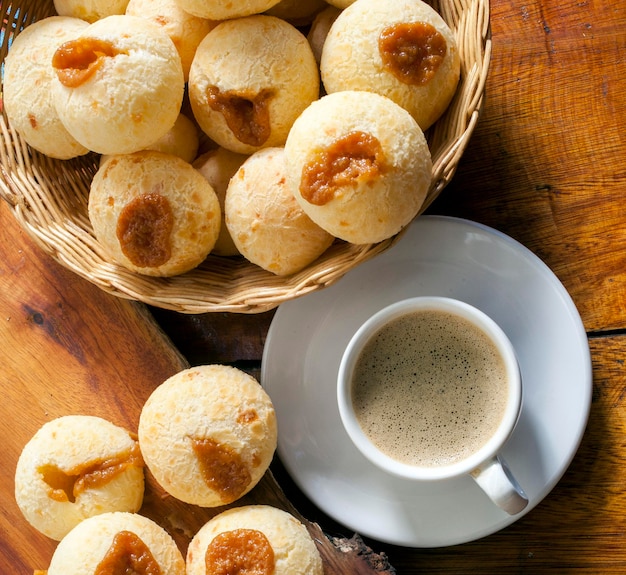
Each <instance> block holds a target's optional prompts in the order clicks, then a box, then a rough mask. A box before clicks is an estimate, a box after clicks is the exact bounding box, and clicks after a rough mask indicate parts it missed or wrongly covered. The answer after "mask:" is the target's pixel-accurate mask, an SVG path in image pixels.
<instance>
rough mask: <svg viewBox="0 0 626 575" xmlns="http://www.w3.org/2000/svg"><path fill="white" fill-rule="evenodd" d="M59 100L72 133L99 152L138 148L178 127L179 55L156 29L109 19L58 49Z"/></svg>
mask: <svg viewBox="0 0 626 575" xmlns="http://www.w3.org/2000/svg"><path fill="white" fill-rule="evenodd" d="M52 66H53V68H54V70H55V78H54V80H53V83H52V89H53V97H54V103H55V107H56V110H57V113H58V114H59V117H60V119H61V121H62V122H63V124H64V126H65V128H66V129H67V131H68V132H69V133H70V134H71V135H72V136H73V137H74V138H75V139H76V140H77V141H78V142H80V143H81V144H82V145H83V146H85V147H86V148H88V149H89V150H91V151H93V152H98V153H100V154H127V153H131V152H135V151H137V150H141V149H144V148H146V147H147V146H149V145H150V144H152V143H153V142H154V141H156V140H158V139H159V138H160V137H161V136H163V135H165V134H166V133H167V132H168V131H169V130H170V129H171V128H172V126H173V125H174V123H175V122H176V119H177V118H178V115H179V113H180V108H181V104H182V99H183V92H184V87H185V84H184V78H183V70H182V64H181V60H180V56H179V55H178V52H177V51H176V47H175V46H174V43H173V42H172V40H171V39H170V38H169V36H168V35H167V34H166V33H165V32H164V31H163V30H162V29H161V28H160V27H159V26H157V25H156V24H153V23H152V22H148V21H147V20H144V19H143V18H138V17H136V16H109V17H107V18H104V19H102V20H98V21H97V22H94V23H93V24H91V25H90V26H88V27H87V28H85V30H83V32H82V33H81V34H80V35H78V36H77V37H76V38H75V39H73V40H71V41H69V42H66V43H64V44H62V45H61V46H59V48H58V49H57V50H56V52H55V54H54V56H53V58H52Z"/></svg>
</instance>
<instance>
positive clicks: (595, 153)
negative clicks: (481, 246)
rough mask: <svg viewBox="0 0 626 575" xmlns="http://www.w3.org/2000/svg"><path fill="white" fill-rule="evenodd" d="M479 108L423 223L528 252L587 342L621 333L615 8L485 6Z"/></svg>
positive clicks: (620, 61) (620, 46)
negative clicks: (497, 233) (570, 304)
mask: <svg viewBox="0 0 626 575" xmlns="http://www.w3.org/2000/svg"><path fill="white" fill-rule="evenodd" d="M491 25H492V41H493V54H492V61H491V68H490V74H489V78H488V80H487V87H486V94H487V95H486V106H485V109H484V112H483V115H482V116H481V119H480V122H479V124H478V127H477V129H476V132H475V133H474V136H473V137H472V140H471V143H470V145H469V148H468V150H467V151H466V154H465V156H464V157H463V160H462V161H461V165H460V166H459V170H458V171H457V174H456V176H455V178H454V179H453V181H452V183H451V184H450V185H449V186H448V188H446V190H445V191H444V192H443V194H442V195H441V196H440V197H439V198H438V199H437V200H436V202H435V204H434V205H433V206H432V208H431V210H430V211H431V212H433V213H446V214H449V215H456V216H460V217H466V218H469V219H473V220H477V221H480V222H482V223H485V224H487V225H491V226H493V227H495V228H498V229H500V230H502V231H504V232H505V233H508V234H509V235H511V236H513V237H514V238H516V239H517V240H519V241H521V242H522V243H523V244H525V245H526V246H528V247H529V248H530V249H531V250H533V251H534V252H535V253H536V254H537V255H538V256H539V257H541V258H542V259H543V260H544V261H545V262H546V263H547V264H548V265H549V266H550V267H551V268H552V269H553V270H554V272H555V273H556V275H557V276H558V277H559V278H560V279H561V281H562V282H563V283H564V284H565V287H566V288H567V289H568V290H569V291H570V293H571V295H572V297H573V299H574V301H575V302H576V304H577V306H578V308H579V311H580V313H581V315H582V317H583V321H584V323H585V326H586V327H587V328H588V329H589V330H590V331H598V330H604V329H617V328H620V327H623V326H624V325H625V323H626V300H625V295H624V294H626V250H625V249H620V246H624V245H626V226H625V225H624V215H623V212H624V210H623V200H622V198H623V196H624V186H625V185H626V171H625V166H626V146H625V145H624V136H623V128H622V127H623V125H624V123H625V121H626V74H624V57H625V56H626V35H625V34H624V33H623V31H624V29H625V27H626V4H624V3H623V2H617V3H615V2H611V1H610V0H583V1H569V2H547V1H545V0H541V1H540V0H532V1H529V2H517V1H510V0H492V2H491Z"/></svg>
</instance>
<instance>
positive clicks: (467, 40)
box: [0, 0, 491, 313]
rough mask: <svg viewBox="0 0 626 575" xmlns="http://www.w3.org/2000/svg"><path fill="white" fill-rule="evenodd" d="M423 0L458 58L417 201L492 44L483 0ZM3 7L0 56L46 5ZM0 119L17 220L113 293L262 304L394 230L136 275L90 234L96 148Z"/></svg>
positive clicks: (465, 130) (314, 280)
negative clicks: (262, 258) (46, 144)
mask: <svg viewBox="0 0 626 575" xmlns="http://www.w3.org/2000/svg"><path fill="white" fill-rule="evenodd" d="M7 4H8V5H7ZM431 4H432V5H433V7H434V8H435V9H436V10H438V11H439V12H440V13H441V15H442V16H443V17H444V19H445V20H446V21H447V22H448V24H449V25H450V26H451V27H452V29H453V30H454V31H455V34H456V37H457V39H458V42H459V47H460V53H461V61H462V68H461V81H460V84H459V88H458V91H457V94H456V96H455V99H454V100H453V102H452V103H451V105H450V107H449V108H448V110H447V111H446V113H445V115H444V116H443V117H442V118H440V120H439V121H438V122H437V123H436V124H435V125H434V126H433V127H432V128H431V129H430V130H429V131H428V133H427V137H428V141H429V145H430V149H431V153H432V156H433V178H432V184H431V187H430V191H429V193H428V196H427V199H426V202H425V204H424V206H423V210H424V209H426V207H428V205H429V204H430V203H431V202H432V201H433V200H434V199H435V198H436V197H437V196H438V194H439V193H440V192H441V190H442V189H443V188H444V187H445V186H446V185H447V184H448V182H449V181H450V179H451V178H452V177H453V175H454V172H455V170H456V167H457V165H458V162H459V160H460V158H461V156H462V154H463V152H464V150H465V148H466V146H467V144H468V141H469V139H470V136H471V134H472V132H473V130H474V128H475V126H476V123H477V121H478V116H479V113H480V110H481V106H482V102H483V93H484V87H485V81H486V77H487V72H488V68H489V60H490V50H491V40H490V25H489V2H488V0H439V1H438V2H437V1H435V2H432V3H431ZM3 7H4V8H3V10H4V12H3V14H2V17H3V21H2V36H1V45H0V62H4V58H5V56H6V54H7V51H8V50H9V49H10V40H11V37H12V36H13V35H15V34H18V33H19V31H20V30H22V29H23V28H24V27H25V26H27V25H28V24H30V23H32V22H34V21H36V20H39V19H41V18H44V17H46V16H50V15H52V14H54V6H53V2H52V0H47V1H46V0H42V1H37V0H26V1H22V2H13V3H3ZM0 103H1V102H0ZM0 122H1V124H0V130H1V135H0V170H1V174H0V195H2V197H3V198H4V200H5V201H6V202H7V203H8V204H9V206H10V208H11V210H12V211H13V213H14V215H15V217H16V218H17V219H18V221H19V223H20V225H21V226H22V227H23V228H24V229H25V230H26V232H27V233H28V234H29V235H30V236H31V237H32V238H33V239H34V240H35V241H36V243H37V244H38V245H39V246H41V248H42V249H44V250H45V251H46V252H47V253H48V254H50V256H52V257H53V258H54V259H55V260H57V261H58V262H60V263H61V264H62V265H63V266H65V267H67V268H69V269H71V270H72V271H74V272H75V273H77V274H78V275H80V276H82V277H83V278H85V279H87V280H88V281H90V282H92V283H94V284H96V285H97V286H99V287H100V288H102V289H103V290H105V291H107V292H109V293H111V294H114V295H116V296H119V297H122V298H127V299H133V300H138V301H141V302H144V303H146V304H148V305H151V306H155V307H160V308H165V309H171V310H176V311H179V312H183V313H204V312H216V311H220V312H242V313H256V312H261V311H266V310H269V309H272V308H275V307H276V306H278V305H279V304H281V303H283V302H285V301H287V300H290V299H293V298H296V297H299V296H302V295H304V294H307V293H310V292H313V291H315V290H318V289H321V288H323V287H325V286H328V285H329V284H331V283H333V282H335V281H336V280H338V279H339V278H341V277H342V276H343V275H344V274H345V273H346V272H348V271H349V270H350V269H352V268H354V267H355V266H358V265H359V264H360V263H362V262H364V261H366V260H368V259H370V258H372V257H374V256H376V255H377V254H379V253H381V252H383V251H384V250H386V249H388V248H389V247H390V246H391V245H393V243H394V242H395V241H396V240H397V239H398V237H399V236H396V237H394V238H390V239H389V240H386V241H384V242H381V243H379V244H373V245H360V246H357V245H350V244H347V243H344V242H339V241H338V242H336V243H335V244H333V246H331V247H330V248H329V249H328V250H327V252H326V253H325V254H324V255H323V256H322V257H321V258H320V259H318V260H317V261H316V262H314V263H313V264H311V265H309V266H308V267H307V268H306V269H305V270H303V271H301V272H299V273H296V274H294V275H291V276H288V277H278V276H275V275H273V274H271V273H269V272H266V271H264V270H262V269H261V268H259V267H257V266H255V265H253V264H250V263H248V262H247V261H245V260H244V259H243V258H241V257H235V258H225V257H218V256H209V257H208V259H207V260H206V261H205V262H204V263H203V264H202V265H201V266H200V267H198V268H197V269H195V270H193V271H191V272H188V273H186V274H183V275H180V276H177V277H172V278H154V277H147V276H141V275H138V274H136V273H133V272H130V271H128V270H126V269H124V268H122V267H121V266H119V265H117V264H115V263H113V262H112V261H111V260H110V259H109V258H108V257H107V256H106V254H105V253H104V252H103V251H102V249H101V248H100V246H99V245H98V243H97V242H96V240H95V238H94V236H93V232H92V229H91V225H90V222H89V219H88V216H87V198H88V193H89V185H90V181H91V178H92V177H93V175H94V174H95V172H96V170H97V167H98V161H99V157H98V156H96V155H95V154H91V155H87V156H83V157H80V158H77V159H74V160H67V161H60V160H53V159H50V158H47V157H45V156H43V155H42V154H39V153H38V152H36V151H34V150H31V149H30V148H29V147H28V146H27V145H26V144H25V143H24V141H23V140H22V139H21V138H20V137H19V136H18V134H17V133H16V132H15V131H14V130H12V129H11V127H10V126H9V125H8V123H7V120H6V117H5V116H4V112H3V114H2V117H1V118H0Z"/></svg>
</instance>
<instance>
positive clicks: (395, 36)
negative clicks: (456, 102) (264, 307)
mask: <svg viewBox="0 0 626 575" xmlns="http://www.w3.org/2000/svg"><path fill="white" fill-rule="evenodd" d="M460 66H461V64H460V56H459V50H458V47H457V42H456V38H455V36H454V34H453V33H452V30H451V29H450V27H449V26H448V24H446V22H445V20H444V19H443V18H442V17H441V16H440V15H439V14H438V13H437V12H436V11H435V10H434V9H433V8H432V7H431V6H430V5H428V4H426V3H425V2H422V1H421V0H412V1H410V2H407V1H406V0H387V1H385V2H380V1H379V0H358V1H357V2H355V3H353V4H352V5H351V6H349V7H348V8H346V9H345V10H343V11H342V13H341V14H340V15H339V16H338V17H337V19H336V20H335V22H334V23H333V25H332V27H331V28H330V31H329V33H328V36H327V38H326V41H325V42H324V49H323V51H322V59H321V63H320V68H321V74H322V81H323V83H324V87H325V88H326V91H327V92H328V93H332V92H338V91H340V90H369V91H372V92H376V93H378V94H381V95H383V96H387V97H388V98H390V99H391V100H393V101H394V102H396V104H398V105H400V106H402V107H403V108H405V109H406V110H408V111H409V112H410V113H411V115H412V116H413V117H414V118H415V120H416V121H417V123H418V124H419V125H420V127H421V128H422V130H424V131H425V130H427V129H428V128H429V127H430V126H431V125H432V124H433V123H434V122H435V121H436V120H437V119H438V118H439V117H440V116H441V114H442V113H443V112H444V110H445V109H446V108H447V107H448V105H449V103H450V101H451V100H452V97H453V96H454V94H455V92H456V88H457V85H458V82H459V77H460Z"/></svg>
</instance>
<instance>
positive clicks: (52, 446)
mask: <svg viewBox="0 0 626 575" xmlns="http://www.w3.org/2000/svg"><path fill="white" fill-rule="evenodd" d="M143 493H144V474H143V460H142V458H141V453H140V451H139V446H138V444H137V441H136V439H135V438H133V437H132V436H131V434H130V433H129V432H128V431H126V430H125V429H123V428H121V427H119V426H117V425H114V424H113V423H111V422H109V421H106V420H104V419H101V418H99V417H93V416H87V415H67V416H63V417H59V418H57V419H53V420H52V421H49V422H48V423H46V424H44V425H43V426H42V427H41V428H40V429H39V430H38V431H37V433H35V435H34V436H33V437H32V439H31V440H30V441H29V442H28V443H27V444H26V445H25V447H24V449H23V450H22V453H21V455H20V457H19V459H18V462H17V467H16V471H15V500H16V502H17V504H18V506H19V508H20V510H21V511H22V513H23V514H24V517H25V518H26V520H27V521H28V522H29V523H30V524H31V525H32V526H33V527H35V529H37V530H38V531H40V532H41V533H43V534H44V535H47V536H48V537H50V538H52V539H55V540H57V541H59V540H61V539H62V538H63V537H64V536H65V535H66V534H67V533H68V532H69V531H70V530H71V529H73V528H74V527H75V526H76V525H78V524H79V523H80V522H81V521H83V520H85V519H86V518H88V517H91V516H93V515H97V514H100V513H103V512H105V511H129V512H135V511H138V510H139V508H140V507H141V503H142V500H143Z"/></svg>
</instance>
